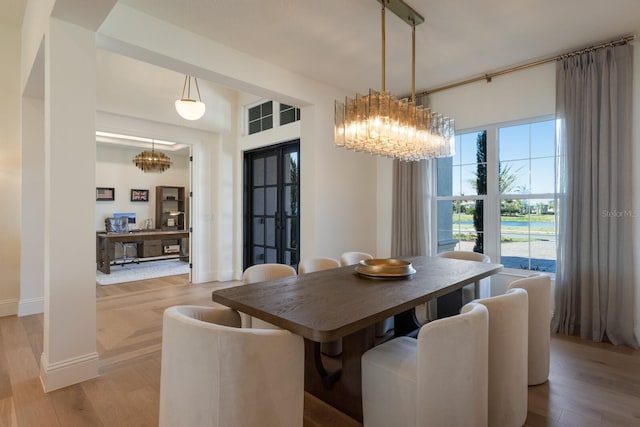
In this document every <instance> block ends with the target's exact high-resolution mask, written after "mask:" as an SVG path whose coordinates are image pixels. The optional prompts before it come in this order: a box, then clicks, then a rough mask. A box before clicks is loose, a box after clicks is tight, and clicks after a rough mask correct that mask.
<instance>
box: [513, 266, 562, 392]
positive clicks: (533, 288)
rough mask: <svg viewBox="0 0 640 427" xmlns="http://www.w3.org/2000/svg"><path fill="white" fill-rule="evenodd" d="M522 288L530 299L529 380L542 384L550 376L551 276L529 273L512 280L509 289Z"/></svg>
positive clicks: (530, 382) (532, 383)
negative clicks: (521, 277)
mask: <svg viewBox="0 0 640 427" xmlns="http://www.w3.org/2000/svg"><path fill="white" fill-rule="evenodd" d="M515 288H521V289H524V290H525V291H527V296H528V298H529V334H528V340H529V344H528V383H529V385H537V384H542V383H544V382H546V381H547V379H548V378H549V347H550V345H551V278H550V277H549V276H547V275H544V274H532V275H530V276H529V277H525V278H524V279H519V280H516V281H514V282H511V284H510V285H509V288H508V289H515Z"/></svg>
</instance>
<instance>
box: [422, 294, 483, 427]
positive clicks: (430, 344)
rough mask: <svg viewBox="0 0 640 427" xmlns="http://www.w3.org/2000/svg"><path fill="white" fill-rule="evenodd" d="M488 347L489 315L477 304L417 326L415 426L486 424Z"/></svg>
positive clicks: (471, 304)
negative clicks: (459, 312) (455, 313)
mask: <svg viewBox="0 0 640 427" xmlns="http://www.w3.org/2000/svg"><path fill="white" fill-rule="evenodd" d="M488 346H489V312H488V310H487V308H486V307H485V306H483V305H481V304H474V303H469V304H467V305H465V306H464V307H463V309H462V310H461V314H459V315H456V316H451V317H446V318H443V319H440V320H435V321H433V322H429V323H427V324H426V325H424V326H422V328H420V332H419V333H418V353H417V393H416V398H417V401H416V425H434V426H445V425H452V426H486V425H487V411H488V408H487V387H488V351H489V350H488Z"/></svg>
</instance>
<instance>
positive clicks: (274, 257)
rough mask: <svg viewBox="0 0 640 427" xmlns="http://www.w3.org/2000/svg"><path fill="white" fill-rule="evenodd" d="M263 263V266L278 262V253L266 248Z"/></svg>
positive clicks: (273, 249)
mask: <svg viewBox="0 0 640 427" xmlns="http://www.w3.org/2000/svg"><path fill="white" fill-rule="evenodd" d="M264 262H265V264H267V263H274V262H278V251H277V250H276V249H275V248H266V250H265V258H264Z"/></svg>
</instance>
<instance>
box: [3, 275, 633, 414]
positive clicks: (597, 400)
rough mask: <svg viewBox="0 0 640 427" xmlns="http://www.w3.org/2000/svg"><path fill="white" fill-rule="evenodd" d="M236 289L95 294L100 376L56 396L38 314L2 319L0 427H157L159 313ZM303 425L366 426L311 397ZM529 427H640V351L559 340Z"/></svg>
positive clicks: (177, 280)
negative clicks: (44, 379)
mask: <svg viewBox="0 0 640 427" xmlns="http://www.w3.org/2000/svg"><path fill="white" fill-rule="evenodd" d="M234 284H236V283H235V282H226V283H206V284H201V285H190V284H188V283H187V277H186V276H173V277H167V278H159V279H151V280H146V281H140V282H131V283H127V284H121V285H111V286H96V295H97V302H96V307H97V325H98V330H97V346H98V352H99V354H100V377H98V378H95V379H93V380H90V381H85V382H83V383H81V384H76V385H73V386H70V387H67V388H65V389H62V390H57V391H54V392H51V393H44V392H43V391H42V386H41V384H40V380H39V360H40V355H41V353H42V315H34V316H27V317H22V318H18V317H16V316H8V317H3V318H0V427H4V426H11V427H13V426H25V427H31V426H38V427H40V426H65V427H67V426H82V427H85V426H134V425H135V426H155V425H157V423H158V396H159V389H160V347H161V334H162V312H163V311H164V309H165V308H166V307H169V306H172V305H176V304H202V305H212V304H213V303H212V302H211V291H212V290H213V289H219V288H221V287H227V286H232V285H234ZM304 425H305V427H324V426H340V427H342V426H344V427H351V426H359V425H360V423H357V422H355V421H354V420H352V419H350V418H349V417H347V416H345V415H344V414H342V413H340V412H339V411H337V410H335V409H333V408H331V407H330V406H328V405H325V404H324V403H323V402H321V401H319V400H318V399H316V398H315V397H313V396H310V395H306V396H305V419H304ZM526 426H530V427H538V426H557V427H569V426H580V427H590V426H603V427H604V426H608V427H612V426H620V427H622V426H624V427H630V426H639V427H640V351H635V350H632V349H629V348H628V347H614V346H612V345H610V344H598V343H591V342H587V341H583V340H580V339H578V338H575V337H566V336H554V337H553V339H552V343H551V374H550V380H549V381H548V382H547V383H546V384H543V385H540V386H535V387H530V388H529V413H528V417H527V423H526ZM492 427H494V426H492Z"/></svg>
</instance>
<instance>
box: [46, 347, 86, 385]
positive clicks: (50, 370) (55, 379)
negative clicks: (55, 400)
mask: <svg viewBox="0 0 640 427" xmlns="http://www.w3.org/2000/svg"><path fill="white" fill-rule="evenodd" d="M97 376H98V353H95V352H94V353H89V354H85V355H83V356H78V357H74V358H72V359H67V360H63V361H61V362H56V363H52V364H49V365H47V361H46V359H45V354H44V353H42V356H41V357H40V381H41V382H42V387H43V388H44V391H45V392H50V391H53V390H58V389H60V388H63V387H67V386H70V385H73V384H77V383H80V382H82V381H86V380H90V379H91V378H96V377H97Z"/></svg>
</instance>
